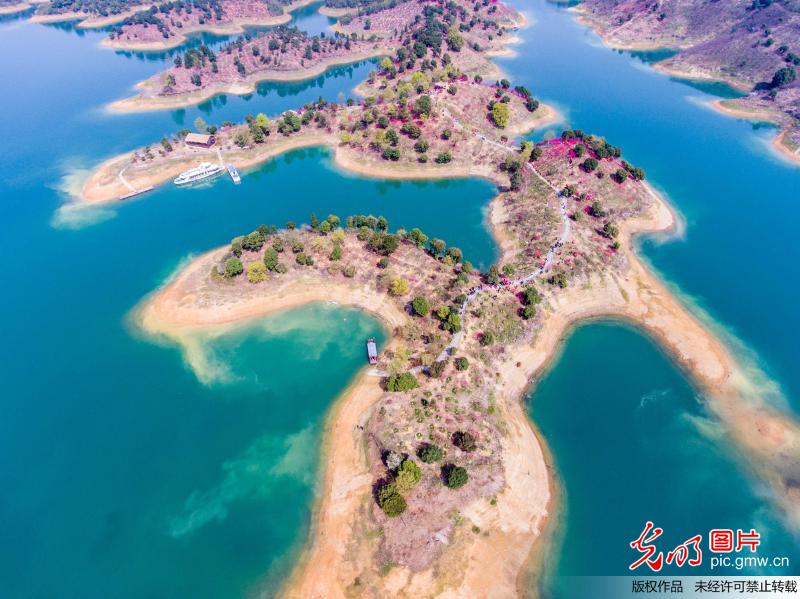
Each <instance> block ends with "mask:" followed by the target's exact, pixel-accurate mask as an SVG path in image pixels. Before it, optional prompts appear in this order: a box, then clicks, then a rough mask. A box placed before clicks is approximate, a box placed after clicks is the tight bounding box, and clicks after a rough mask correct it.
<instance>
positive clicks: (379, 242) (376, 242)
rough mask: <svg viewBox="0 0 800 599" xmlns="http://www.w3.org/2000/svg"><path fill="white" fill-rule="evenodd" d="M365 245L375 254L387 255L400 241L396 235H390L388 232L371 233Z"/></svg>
mask: <svg viewBox="0 0 800 599" xmlns="http://www.w3.org/2000/svg"><path fill="white" fill-rule="evenodd" d="M367 245H368V246H369V249H371V250H372V251H373V252H375V253H376V254H381V255H382V256H389V255H390V254H392V252H394V251H395V250H396V249H397V248H398V247H399V246H400V242H399V241H398V239H397V236H396V235H392V234H390V233H373V234H372V235H371V236H370V238H369V241H368V242H367Z"/></svg>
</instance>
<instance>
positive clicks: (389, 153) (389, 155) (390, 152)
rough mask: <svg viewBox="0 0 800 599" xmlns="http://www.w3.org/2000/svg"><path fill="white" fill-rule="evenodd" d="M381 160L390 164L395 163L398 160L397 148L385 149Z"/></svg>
mask: <svg viewBox="0 0 800 599" xmlns="http://www.w3.org/2000/svg"><path fill="white" fill-rule="evenodd" d="M382 156H383V159H384V160H391V161H392V162H397V161H398V160H400V150H398V149H397V148H386V149H385V150H384V151H383V154H382Z"/></svg>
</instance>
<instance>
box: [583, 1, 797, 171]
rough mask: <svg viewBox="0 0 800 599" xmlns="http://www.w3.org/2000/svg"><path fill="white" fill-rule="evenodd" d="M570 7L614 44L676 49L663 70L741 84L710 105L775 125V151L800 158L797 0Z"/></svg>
mask: <svg viewBox="0 0 800 599" xmlns="http://www.w3.org/2000/svg"><path fill="white" fill-rule="evenodd" d="M572 10H575V11H577V12H578V13H579V15H580V17H579V20H580V21H581V22H583V23H585V24H587V25H589V26H590V27H592V28H593V29H594V30H595V31H596V32H597V33H598V35H600V37H601V38H602V39H603V41H604V42H605V43H606V44H607V45H609V46H611V47H614V48H621V49H628V50H654V49H674V50H676V53H675V54H674V55H672V56H670V57H669V58H666V59H664V60H661V61H659V62H657V63H656V65H655V68H657V69H659V70H661V71H664V72H666V73H669V74H672V75H675V76H677V77H681V78H688V79H699V80H706V81H722V82H724V83H727V84H729V85H731V86H733V87H734V88H736V89H739V90H741V91H742V92H743V93H745V94H746V95H745V96H744V97H741V98H736V99H731V100H718V101H715V102H713V103H712V105H713V106H714V107H715V108H717V109H718V110H720V111H722V112H724V113H726V114H730V115H732V116H736V117H739V118H744V119H749V120H754V121H768V122H772V123H775V124H777V125H778V126H779V127H781V131H780V133H779V134H778V136H777V137H776V138H775V142H774V146H775V148H776V150H778V151H779V152H781V154H783V155H784V156H786V157H787V158H789V159H791V160H793V161H795V162H800V81H798V80H797V67H798V65H800V43H798V40H800V37H799V36H798V31H800V8H798V6H797V5H796V4H795V3H791V2H773V1H772V0H753V1H752V2H728V3H692V2H688V3H687V2H683V1H681V0H667V1H665V2H658V3H649V4H648V3H641V2H636V1H634V0H623V1H618V0H583V1H582V2H581V3H580V4H579V5H578V6H576V7H574V8H573V9H572Z"/></svg>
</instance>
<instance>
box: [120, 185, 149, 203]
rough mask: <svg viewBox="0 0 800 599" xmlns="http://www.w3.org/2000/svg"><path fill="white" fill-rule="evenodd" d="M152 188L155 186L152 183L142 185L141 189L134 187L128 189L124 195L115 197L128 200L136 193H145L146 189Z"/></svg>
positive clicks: (136, 194)
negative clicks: (146, 185) (130, 189)
mask: <svg viewBox="0 0 800 599" xmlns="http://www.w3.org/2000/svg"><path fill="white" fill-rule="evenodd" d="M153 189H155V188H154V187H153V186H152V185H150V186H148V187H143V188H142V189H134V190H132V191H129V192H128V193H126V194H125V195H121V196H119V198H117V199H119V200H129V199H131V198H133V197H136V196H138V195H142V194H143V193H147V192H148V191H153Z"/></svg>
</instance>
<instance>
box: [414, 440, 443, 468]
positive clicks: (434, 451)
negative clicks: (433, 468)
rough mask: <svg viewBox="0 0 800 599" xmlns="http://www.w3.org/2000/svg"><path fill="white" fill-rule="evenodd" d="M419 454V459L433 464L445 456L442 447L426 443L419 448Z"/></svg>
mask: <svg viewBox="0 0 800 599" xmlns="http://www.w3.org/2000/svg"><path fill="white" fill-rule="evenodd" d="M417 455H418V456H419V459H420V460H422V461H423V462H425V463H426V464H433V463H434V462H438V461H439V460H441V459H442V458H443V457H444V451H442V448H441V447H439V446H438V445H433V444H431V443H425V444H424V445H422V446H420V448H419V449H418V450H417Z"/></svg>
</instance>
